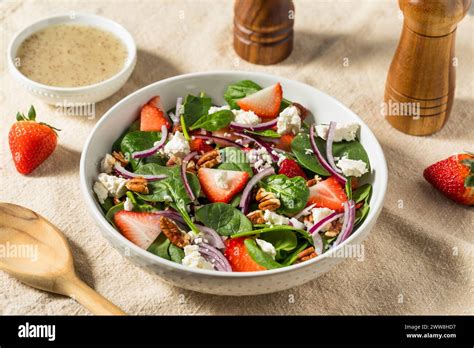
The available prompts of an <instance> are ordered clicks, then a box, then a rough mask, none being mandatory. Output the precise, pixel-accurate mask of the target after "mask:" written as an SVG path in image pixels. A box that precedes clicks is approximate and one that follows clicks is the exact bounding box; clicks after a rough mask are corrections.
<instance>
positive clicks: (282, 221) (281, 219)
mask: <svg viewBox="0 0 474 348" xmlns="http://www.w3.org/2000/svg"><path fill="white" fill-rule="evenodd" d="M263 218H264V219H265V221H266V222H267V223H269V224H270V225H289V224H290V219H288V218H287V217H286V216H283V215H280V214H277V213H274V212H273V211H270V210H265V212H264V213H263Z"/></svg>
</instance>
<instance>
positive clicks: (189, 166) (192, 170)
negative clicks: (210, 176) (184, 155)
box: [186, 160, 196, 173]
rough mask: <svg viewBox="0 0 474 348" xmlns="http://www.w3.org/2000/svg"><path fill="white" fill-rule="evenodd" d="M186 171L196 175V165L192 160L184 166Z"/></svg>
mask: <svg viewBox="0 0 474 348" xmlns="http://www.w3.org/2000/svg"><path fill="white" fill-rule="evenodd" d="M186 171H187V172H190V173H196V163H194V161H193V160H190V161H189V162H188V164H187V165H186Z"/></svg>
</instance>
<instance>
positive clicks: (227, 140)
mask: <svg viewBox="0 0 474 348" xmlns="http://www.w3.org/2000/svg"><path fill="white" fill-rule="evenodd" d="M193 137H194V138H196V139H206V140H218V141H220V142H221V143H222V144H226V145H228V146H234V147H238V148H243V147H244V146H243V145H240V144H237V143H236V142H235V141H232V140H230V139H226V138H223V137H216V136H215V135H193Z"/></svg>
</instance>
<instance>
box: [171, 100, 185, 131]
mask: <svg viewBox="0 0 474 348" xmlns="http://www.w3.org/2000/svg"><path fill="white" fill-rule="evenodd" d="M181 105H183V98H181V97H178V99H176V108H175V111H174V117H172V118H171V119H172V121H173V125H177V124H178V123H179V116H180V115H179V114H178V112H179V109H181Z"/></svg>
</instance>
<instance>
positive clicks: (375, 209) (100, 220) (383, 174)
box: [79, 70, 388, 278]
mask: <svg viewBox="0 0 474 348" xmlns="http://www.w3.org/2000/svg"><path fill="white" fill-rule="evenodd" d="M220 75H221V76H222V75H227V76H228V75H235V76H236V77H237V76H242V75H244V76H248V77H249V79H251V78H252V77H265V78H269V79H274V80H278V81H279V82H282V83H285V82H287V83H292V84H296V85H297V86H299V87H302V88H310V89H312V90H313V91H314V92H317V93H321V94H323V95H325V96H326V97H328V98H330V99H331V100H332V102H334V103H337V104H339V106H340V107H342V108H343V109H345V110H346V111H347V112H349V113H351V114H352V116H354V117H355V118H356V119H357V121H358V122H359V123H361V124H363V125H364V126H365V127H366V130H367V132H366V133H369V134H370V135H371V136H372V137H373V138H374V140H375V143H374V146H375V149H373V150H372V151H374V152H375V153H376V154H377V156H378V157H379V158H380V159H381V166H380V168H377V174H376V179H375V180H379V181H380V182H381V190H380V192H379V193H378V196H379V197H380V199H379V200H378V201H377V202H374V204H376V205H374V206H372V204H371V209H370V211H369V215H368V216H367V218H366V219H365V220H364V222H363V223H362V225H361V226H359V228H358V229H357V231H356V232H355V233H353V234H351V236H350V237H349V238H348V239H346V240H345V241H344V242H343V243H341V244H339V245H337V246H336V247H335V248H334V249H331V251H330V252H326V253H324V254H322V255H318V256H317V257H315V258H313V259H311V260H309V261H307V262H302V263H298V264H294V265H291V266H285V267H281V268H276V269H270V270H264V271H258V272H223V271H215V270H205V269H195V268H191V267H186V266H183V265H180V264H178V263H175V262H172V261H169V260H166V259H163V258H161V257H159V256H158V255H154V254H152V253H150V252H148V251H146V250H145V249H142V248H140V247H139V246H137V245H135V244H134V243H132V242H131V241H129V240H128V239H127V238H125V237H124V236H122V235H121V234H120V233H119V232H118V231H117V230H116V229H115V228H114V227H113V226H112V225H111V224H110V223H109V222H108V221H107V220H106V219H105V216H104V214H103V213H102V212H101V211H100V209H99V208H98V207H97V205H96V202H95V199H94V195H93V193H92V191H91V188H89V187H88V186H87V185H86V181H87V179H86V175H85V167H86V159H87V156H88V153H89V147H90V144H91V142H92V139H93V138H94V134H95V132H96V131H97V129H99V128H100V127H101V126H102V125H103V124H105V123H106V122H107V120H108V118H109V117H110V116H111V115H112V114H113V112H114V111H115V110H116V109H119V108H120V107H121V106H122V105H123V104H125V103H127V102H128V101H129V100H130V99H133V98H134V97H135V96H137V95H139V94H141V93H143V91H145V90H147V89H153V88H156V87H160V86H162V85H166V84H168V83H170V82H174V81H179V80H186V79H189V78H200V77H201V78H202V77H208V76H214V77H215V76H220ZM79 171H80V187H81V192H82V195H83V198H84V199H85V201H86V205H87V207H88V209H89V211H90V212H91V214H92V215H93V218H94V220H95V221H96V223H97V224H99V228H101V229H102V232H106V233H107V235H108V236H109V237H111V238H113V239H115V240H117V241H118V242H119V243H120V244H122V245H124V247H125V246H126V247H128V248H130V249H132V250H133V251H134V252H136V253H137V254H139V255H140V256H143V257H144V258H145V259H147V260H149V261H151V262H153V263H158V264H162V265H163V266H168V267H171V268H173V269H175V270H177V271H184V272H187V273H192V274H199V275H203V276H212V277H220V278H249V277H252V278H253V277H264V276H268V275H274V274H279V273H285V272H291V271H294V270H297V269H300V268H305V267H309V266H311V265H313V264H314V263H317V262H319V261H321V260H323V259H326V258H328V257H329V256H330V255H333V254H335V255H337V252H338V250H339V249H340V248H342V247H344V246H345V245H348V244H350V242H351V241H352V240H354V239H355V238H356V237H357V236H358V235H359V234H361V233H362V231H363V230H365V229H366V228H367V227H369V225H370V224H371V223H372V220H375V221H376V220H377V218H378V216H379V213H380V212H381V210H382V208H383V204H384V200H385V195H386V191H387V185H388V169H387V162H386V160H385V155H384V153H383V150H382V147H381V146H380V143H379V141H378V140H377V138H376V137H375V135H374V133H373V132H372V130H371V129H370V128H369V127H368V126H367V124H366V123H365V122H364V121H363V120H362V119H361V118H360V117H359V116H358V115H357V114H356V113H354V112H353V111H352V110H350V109H349V108H348V107H347V106H345V105H344V104H342V103H341V102H340V101H338V100H337V99H336V98H334V97H332V96H330V95H329V94H326V93H324V92H322V91H320V90H319V89H317V88H315V87H313V86H310V85H308V84H306V83H303V82H300V81H296V80H293V79H289V78H285V77H281V76H278V75H273V74H268V73H261V72H251V71H240V70H219V71H207V72H196V73H188V74H181V75H177V76H173V77H169V78H166V79H163V80H160V81H157V82H154V83H152V84H149V85H147V86H144V87H142V88H140V89H138V90H136V91H135V92H133V93H131V94H129V95H128V96H126V97H125V98H123V99H121V100H120V101H118V102H117V103H116V104H115V105H114V106H112V107H111V108H110V109H109V110H107V111H106V112H105V113H104V115H103V116H102V117H101V119H100V120H99V122H97V124H96V125H95V126H94V128H93V130H92V131H91V133H90V134H89V136H88V138H87V140H86V142H85V143H84V147H83V150H82V155H81V160H80V168H79ZM375 221H374V223H375ZM112 247H114V246H113V245H112ZM114 248H115V247H114ZM115 249H117V248H115Z"/></svg>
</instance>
